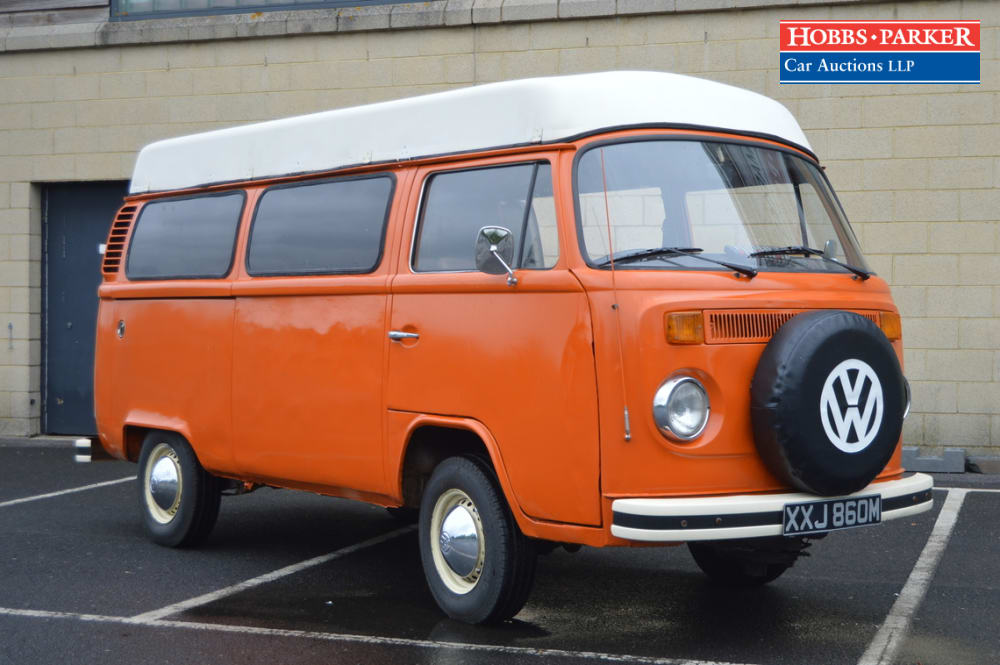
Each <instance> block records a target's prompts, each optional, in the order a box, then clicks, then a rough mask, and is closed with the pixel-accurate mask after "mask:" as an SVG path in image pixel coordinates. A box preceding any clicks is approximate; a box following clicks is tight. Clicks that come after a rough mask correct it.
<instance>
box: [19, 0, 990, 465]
mask: <svg viewBox="0 0 1000 665" xmlns="http://www.w3.org/2000/svg"><path fill="white" fill-rule="evenodd" d="M776 4H777V3H774V2H770V1H769V0H758V1H756V2H755V1H753V0H747V1H741V2H736V3H734V2H732V1H731V0H730V1H729V2H720V3H713V4H712V6H713V7H715V5H718V8H717V10H713V11H689V9H698V8H702V7H705V6H706V5H704V4H699V3H687V2H685V3H682V2H680V1H679V0H678V1H677V2H675V1H674V0H663V1H659V0H617V3H616V2H614V1H612V0H561V1H557V0H548V1H547V2H546V1H544V0H474V1H473V0H447V2H445V1H443V0H439V1H438V2H430V3H422V4H420V5H390V6H385V7H382V8H379V7H365V8H360V9H359V8H349V9H344V10H340V12H338V13H337V14H336V16H334V15H333V14H332V13H327V14H324V13H322V12H273V13H265V14H264V15H262V16H263V18H262V19H260V20H259V21H257V23H254V22H253V20H252V19H251V18H248V17H246V16H235V17H234V16H229V17H220V18H218V20H215V21H214V22H213V20H209V19H205V18H199V19H197V20H193V19H191V20H186V21H185V20H162V21H160V22H156V21H144V22H137V23H142V24H145V26H146V27H142V26H138V25H131V26H130V25H124V24H109V25H103V26H101V25H97V26H91V27H87V26H84V27H83V28H81V29H80V30H81V31H82V32H80V31H78V33H73V34H69V33H66V34H62V33H61V34H60V40H54V39H53V38H51V36H50V37H49V38H47V41H45V40H43V38H42V37H40V36H39V35H38V34H35V35H34V36H32V35H25V34H15V33H16V31H15V30H11V31H9V32H8V33H6V35H3V34H0V49H6V51H5V52H0V335H8V328H7V324H8V323H10V324H11V325H12V328H11V330H10V333H11V334H10V335H8V337H9V339H5V340H0V434H33V433H37V432H38V429H39V419H38V415H39V413H38V408H39V407H38V404H39V401H40V399H39V398H40V396H39V394H38V384H39V379H38V377H39V374H40V370H39V363H40V346H39V344H40V341H39V340H40V332H39V331H40V325H41V311H40V288H39V287H40V256H41V243H40V230H41V218H40V202H39V199H38V192H39V186H38V185H39V184H40V183H45V182H54V181H68V180H73V181H79V180H111V179H125V178H128V176H129V174H130V172H131V168H132V164H133V161H134V158H135V153H136V151H137V150H138V149H139V148H140V147H141V146H142V145H144V144H146V143H148V142H150V141H153V140H156V139H160V138H164V137H169V136H177V135H182V134H188V133H191V132H196V131H201V130H206V129H213V128H217V127H226V126H231V125H236V124H241V123H245V122H250V121H255V120H266V119H270V118H277V117H283V116H288V115H293V114H300V113H308V112H312V111H318V110H323V109H329V108H335V107H343V106H349V105H355V104H362V103H366V102H375V101H381V100H385V99H392V98H398V97H405V96H410V95H415V94H421V93H426V92H433V91H437V90H443V89H448V88H453V87H458V86H467V85H472V84H476V83H483V82H488V81H497V80H503V79H509V78H520V77H526V76H541V75H550V74H560V73H574V72H585V71H597V70H609V69H656V70H664V71H673V72H679V73H689V74H695V75H698V76H702V77H705V78H709V79H714V80H718V81H722V82H726V83H731V84H734V85H738V86H742V87H746V88H749V89H751V90H756V91H758V92H761V93H764V94H766V95H769V96H772V97H775V98H777V99H779V100H781V101H782V102H783V103H784V104H786V105H787V106H788V107H789V109H790V110H791V111H792V112H793V113H794V114H795V115H796V116H797V117H798V119H799V121H800V122H801V124H802V126H803V127H804V129H805V130H806V133H807V134H808V136H809V139H810V141H811V142H812V144H813V147H814V148H815V150H816V152H817V153H818V154H819V155H820V157H821V158H822V159H823V160H824V163H825V164H826V166H827V168H828V174H829V176H830V178H831V180H832V181H833V183H834V186H835V187H837V189H838V191H839V193H840V196H841V200H842V201H843V203H844V205H845V207H846V209H847V212H848V214H849V216H850V218H851V220H852V222H853V224H854V225H855V228H856V229H857V231H858V233H859V235H860V237H861V241H862V244H863V247H864V249H865V251H866V253H867V255H868V257H869V260H870V262H871V264H872V266H873V267H874V268H875V269H876V270H877V271H878V272H879V273H880V274H881V275H882V276H883V277H885V278H886V279H887V280H888V281H889V282H890V284H891V285H892V287H893V293H894V295H895V298H896V302H897V304H898V305H899V307H900V309H901V311H902V314H903V329H904V336H905V339H904V341H905V343H906V346H907V351H906V371H907V374H908V375H909V377H910V379H911V381H912V384H913V388H914V405H913V413H912V415H911V416H910V418H909V420H908V421H907V423H906V428H905V432H904V440H905V442H906V443H907V444H910V445H917V446H922V447H924V448H925V449H926V450H927V451H928V452H933V451H936V450H938V449H941V448H943V447H946V446H959V447H962V448H965V449H966V450H967V451H968V452H970V453H971V454H978V455H998V454H1000V68H998V48H1000V3H996V2H990V1H988V0H982V1H977V0H965V1H960V0H953V1H950V2H948V1H945V2H886V3H875V2H864V3H862V2H855V1H849V0H848V1H846V2H845V1H843V0H842V1H834V2H831V3H827V4H824V3H816V2H808V3H804V4H803V5H801V6H794V7H791V6H787V5H789V4H792V3H789V2H784V3H781V4H782V5H783V6H780V7H776V6H772V5H776ZM735 5H739V6H740V7H745V8H741V9H737V8H734V6H735ZM788 18H825V19H832V18H836V19H876V18H882V19H891V18H900V19H902V18H906V19H924V18H941V19H955V18H966V19H980V20H981V21H982V67H981V70H982V81H983V82H982V84H981V85H961V86H957V85H840V86H837V85H786V86H782V85H779V84H778V73H777V64H778V22H779V20H781V19H788ZM130 30H131V32H129V31H130ZM0 33H2V30H0ZM137 34H138V35H140V37H136V35H137ZM262 35H267V36H262ZM237 37H240V38H237ZM32 39H34V41H32ZM77 44H79V45H86V47H83V48H68V47H60V45H63V46H65V45H77ZM102 44H115V45H102ZM24 48H28V49H33V50H18V49H24ZM11 346H12V347H13V348H10V347H11ZM32 400H33V402H32Z"/></svg>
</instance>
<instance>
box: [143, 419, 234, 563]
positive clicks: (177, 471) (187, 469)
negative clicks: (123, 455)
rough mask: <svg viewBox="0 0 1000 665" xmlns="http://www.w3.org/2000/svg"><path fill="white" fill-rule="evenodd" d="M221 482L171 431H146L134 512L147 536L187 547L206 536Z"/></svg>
mask: <svg viewBox="0 0 1000 665" xmlns="http://www.w3.org/2000/svg"><path fill="white" fill-rule="evenodd" d="M221 496H222V485H221V483H220V481H219V479H218V478H216V477H215V476H213V475H212V474H210V473H208V472H207V471H205V469H203V468H202V467H201V464H199V463H198V458H197V457H195V454H194V451H193V450H192V449H191V446H190V445H189V444H188V442H187V441H185V440H184V438H183V437H181V436H180V435H179V434H175V433H173V432H160V431H152V432H150V433H149V434H147V435H146V438H145V440H144V441H143V443H142V452H141V453H140V455H139V511H140V513H141V514H142V522H143V525H144V526H145V528H146V532H147V533H148V534H149V537H150V538H151V539H152V540H153V541H154V542H156V543H159V544H160V545H166V546H167V547H189V546H193V545H197V544H199V543H201V542H202V541H204V540H205V538H206V537H208V534H209V533H210V532H211V531H212V527H213V526H215V520H216V518H218V516H219V502H220V500H221Z"/></svg>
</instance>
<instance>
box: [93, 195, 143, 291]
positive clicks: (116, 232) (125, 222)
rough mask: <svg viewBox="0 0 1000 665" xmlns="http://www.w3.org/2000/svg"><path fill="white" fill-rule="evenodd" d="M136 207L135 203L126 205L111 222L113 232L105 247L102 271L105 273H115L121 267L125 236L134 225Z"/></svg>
mask: <svg viewBox="0 0 1000 665" xmlns="http://www.w3.org/2000/svg"><path fill="white" fill-rule="evenodd" d="M135 209H136V206H134V205H127V206H124V207H123V208H122V209H121V210H119V211H118V214H117V215H115V221H113V222H112V223H111V232H110V233H108V242H107V244H106V245H105V247H104V263H103V265H102V266H101V271H102V272H103V273H104V274H105V275H113V274H115V273H116V272H118V269H119V268H121V264H122V259H123V257H124V252H125V238H127V237H128V230H129V228H130V227H131V226H132V219H133V218H134V217H135Z"/></svg>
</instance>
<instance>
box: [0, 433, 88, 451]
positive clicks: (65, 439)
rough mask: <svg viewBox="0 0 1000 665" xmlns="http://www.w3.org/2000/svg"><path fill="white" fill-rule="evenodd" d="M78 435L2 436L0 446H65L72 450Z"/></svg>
mask: <svg viewBox="0 0 1000 665" xmlns="http://www.w3.org/2000/svg"><path fill="white" fill-rule="evenodd" d="M79 438H80V437H78V436H3V437H0V448H65V449H66V450H72V449H73V444H74V442H75V441H76V440H77V439H79Z"/></svg>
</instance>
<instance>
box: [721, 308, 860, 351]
mask: <svg viewBox="0 0 1000 665" xmlns="http://www.w3.org/2000/svg"><path fill="white" fill-rule="evenodd" d="M806 311H809V310H805V309H782V310H774V311H769V312H762V311H760V310H742V311H741V310H720V311H714V312H713V311H706V312H705V342H706V343H707V344H762V343H764V342H767V341H768V340H770V339H771V337H773V336H774V333H776V332H778V328H780V327H781V326H782V325H783V324H784V323H785V322H787V321H788V320H789V319H790V318H792V317H793V316H795V315H796V314H801V313H802V312H806ZM854 313H855V314H860V315H861V316H863V317H865V318H866V319H868V320H870V321H871V322H872V323H874V324H875V325H876V326H877V325H879V319H878V312H864V311H856V312H854Z"/></svg>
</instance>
